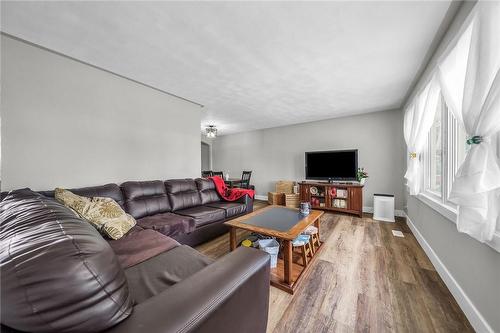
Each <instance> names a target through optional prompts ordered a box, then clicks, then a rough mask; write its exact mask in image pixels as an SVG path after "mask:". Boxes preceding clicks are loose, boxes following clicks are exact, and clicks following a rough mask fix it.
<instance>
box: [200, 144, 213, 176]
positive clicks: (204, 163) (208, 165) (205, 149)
mask: <svg viewBox="0 0 500 333" xmlns="http://www.w3.org/2000/svg"><path fill="white" fill-rule="evenodd" d="M211 160H212V156H211V154H210V145H209V144H208V143H206V142H202V143H201V171H204V170H212V161H211Z"/></svg>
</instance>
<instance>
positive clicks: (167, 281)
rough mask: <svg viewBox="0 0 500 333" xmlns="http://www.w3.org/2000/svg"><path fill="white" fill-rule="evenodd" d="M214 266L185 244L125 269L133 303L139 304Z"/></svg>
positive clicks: (209, 260) (208, 259) (211, 261)
mask: <svg viewBox="0 0 500 333" xmlns="http://www.w3.org/2000/svg"><path fill="white" fill-rule="evenodd" d="M211 263H213V260H212V259H210V258H208V257H206V256H204V255H202V254H201V253H199V252H198V251H196V250H194V249H193V248H191V247H189V246H187V245H180V246H177V247H175V248H173V249H171V250H170V251H167V252H163V253H161V254H159V255H157V256H155V257H153V258H151V259H149V260H146V261H144V262H142V263H140V264H138V265H135V266H133V267H130V268H128V269H126V270H125V276H126V277H127V282H128V286H129V290H130V293H131V295H132V298H133V300H134V301H135V302H136V304H138V303H142V302H144V301H145V300H147V299H148V298H150V297H152V296H155V295H157V294H159V293H161V292H162V291H164V290H165V289H167V288H168V287H170V286H172V285H174V284H176V283H177V282H180V281H182V280H184V279H185V278H187V277H189V276H191V275H193V274H195V273H196V272H198V271H199V270H201V269H202V268H204V267H206V266H208V265H210V264H211Z"/></svg>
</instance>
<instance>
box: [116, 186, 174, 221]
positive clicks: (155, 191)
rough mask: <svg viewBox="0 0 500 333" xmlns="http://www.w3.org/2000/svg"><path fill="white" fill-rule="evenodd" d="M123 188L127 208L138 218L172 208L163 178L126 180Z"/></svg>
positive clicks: (168, 210) (128, 211)
mask: <svg viewBox="0 0 500 333" xmlns="http://www.w3.org/2000/svg"><path fill="white" fill-rule="evenodd" d="M121 189H122V191H123V196H124V197H125V210H126V211H127V213H129V214H130V215H132V216H133V217H135V218H136V219H140V218H141V217H144V216H150V215H155V214H159V213H165V212H170V210H171V209H170V202H169V200H168V197H167V192H166V191H165V185H164V184H163V182H162V181H161V180H151V181H134V182H125V183H123V184H122V185H121Z"/></svg>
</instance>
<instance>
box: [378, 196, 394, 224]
mask: <svg viewBox="0 0 500 333" xmlns="http://www.w3.org/2000/svg"><path fill="white" fill-rule="evenodd" d="M373 219H374V220H377V221H384V222H395V220H394V195H392V194H374V195H373Z"/></svg>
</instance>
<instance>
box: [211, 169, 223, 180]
mask: <svg viewBox="0 0 500 333" xmlns="http://www.w3.org/2000/svg"><path fill="white" fill-rule="evenodd" d="M212 176H219V177H220V178H222V179H224V172H222V171H213V172H212Z"/></svg>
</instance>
